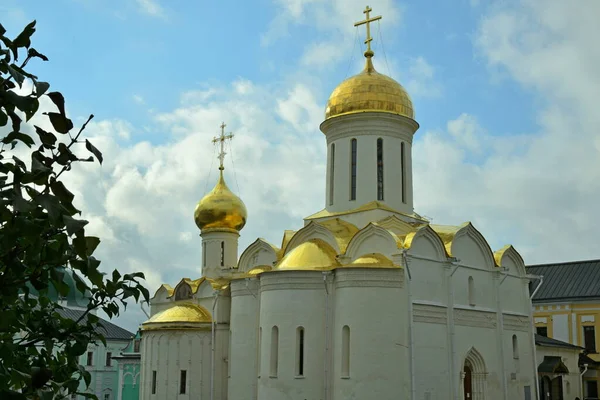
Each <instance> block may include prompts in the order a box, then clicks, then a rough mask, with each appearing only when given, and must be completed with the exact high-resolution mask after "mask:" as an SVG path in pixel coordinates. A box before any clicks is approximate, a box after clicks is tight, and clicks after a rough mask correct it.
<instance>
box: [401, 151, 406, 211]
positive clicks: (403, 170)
mask: <svg viewBox="0 0 600 400" xmlns="http://www.w3.org/2000/svg"><path fill="white" fill-rule="evenodd" d="M404 147H405V146H404V142H402V143H400V174H401V175H402V202H403V203H406V155H405V154H404V153H405V150H404Z"/></svg>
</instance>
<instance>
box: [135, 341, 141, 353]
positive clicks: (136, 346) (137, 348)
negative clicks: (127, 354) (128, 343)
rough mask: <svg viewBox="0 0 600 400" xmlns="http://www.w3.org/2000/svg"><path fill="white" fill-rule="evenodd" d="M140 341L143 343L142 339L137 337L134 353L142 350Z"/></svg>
mask: <svg viewBox="0 0 600 400" xmlns="http://www.w3.org/2000/svg"><path fill="white" fill-rule="evenodd" d="M140 343H141V340H140V339H135V341H134V342H133V352H134V353H139V352H140Z"/></svg>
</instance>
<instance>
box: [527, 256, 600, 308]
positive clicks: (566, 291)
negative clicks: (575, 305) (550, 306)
mask: <svg viewBox="0 0 600 400" xmlns="http://www.w3.org/2000/svg"><path fill="white" fill-rule="evenodd" d="M527 272H528V273H529V274H533V275H543V276H544V283H543V284H542V286H541V287H540V289H539V290H538V291H537V293H536V294H535V297H534V298H533V302H534V303H542V302H548V301H550V302H556V301H565V300H568V301H581V300H598V299H600V260H588V261H572V262H565V263H555V264H540V265H530V266H528V267H527ZM537 285H539V282H534V283H533V285H532V287H531V290H532V291H533V290H535V288H536V286H537Z"/></svg>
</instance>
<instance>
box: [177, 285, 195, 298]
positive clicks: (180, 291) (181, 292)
mask: <svg viewBox="0 0 600 400" xmlns="http://www.w3.org/2000/svg"><path fill="white" fill-rule="evenodd" d="M191 297H192V288H191V287H190V286H189V285H188V284H186V283H183V284H182V285H181V286H179V288H177V292H176V293H175V300H185V299H190V298H191Z"/></svg>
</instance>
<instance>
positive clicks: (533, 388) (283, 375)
mask: <svg viewBox="0 0 600 400" xmlns="http://www.w3.org/2000/svg"><path fill="white" fill-rule="evenodd" d="M417 128H418V124H417V123H416V122H415V121H413V120H412V119H410V118H407V117H403V116H398V115H393V114H387V113H374V112H366V113H358V114H352V115H341V116H337V117H334V118H332V119H331V120H328V121H325V122H324V123H323V124H322V125H321V129H322V131H323V133H324V134H325V136H326V143H327V146H328V161H327V162H328V167H327V187H326V190H325V209H324V210H323V211H321V212H318V213H316V214H314V215H312V216H310V217H307V218H306V219H305V221H304V228H302V229H300V230H298V231H295V232H292V231H287V232H286V233H285V234H284V238H283V240H282V245H281V247H280V248H279V247H276V246H274V245H272V244H270V243H268V242H267V241H265V240H263V239H257V240H256V241H255V242H254V243H253V244H252V245H250V246H249V247H248V248H247V249H246V250H244V251H243V252H242V254H241V256H240V257H239V259H238V256H237V248H236V247H237V236H235V237H234V236H232V235H229V236H227V237H226V238H223V240H228V241H231V240H234V241H236V245H227V246H226V247H225V248H226V249H227V250H226V251H227V254H226V255H225V259H226V260H228V261H227V262H226V263H225V264H226V265H224V266H223V268H221V267H220V266H219V265H213V264H215V263H217V262H216V260H217V258H219V259H220V257H221V255H220V247H219V245H217V244H215V243H217V242H218V241H219V240H221V238H220V237H219V236H218V234H215V233H213V234H211V235H210V237H209V236H208V235H204V234H203V235H202V238H203V240H206V241H207V242H208V240H209V239H210V240H211V243H212V244H211V246H209V247H208V248H207V249H206V251H207V254H206V255H205V257H206V259H207V260H209V261H208V262H207V263H208V264H207V265H206V266H205V271H206V272H207V273H205V276H207V277H208V278H211V279H213V281H210V282H209V280H204V281H202V282H201V283H200V284H198V285H197V287H195V288H194V290H192V294H191V295H190V297H189V298H187V299H185V300H176V299H177V295H176V294H177V290H178V288H177V287H176V288H175V289H174V290H169V288H167V287H161V288H160V289H159V290H158V291H157V293H156V295H155V297H154V298H153V301H152V307H151V308H152V314H153V315H154V314H155V313H157V312H160V311H162V310H165V309H168V308H169V307H172V306H173V305H174V304H177V303H178V302H181V301H192V302H196V303H197V304H200V305H202V306H204V307H205V308H206V309H207V310H211V312H214V313H216V315H215V314H213V318H214V319H216V321H218V323H216V324H213V326H212V327H211V330H210V331H203V332H195V333H191V332H184V331H181V332H178V331H177V330H174V331H173V332H170V333H165V334H159V333H158V332H152V333H150V334H149V335H147V338H148V340H147V341H146V343H145V344H144V346H143V355H142V363H143V365H144V367H143V368H144V369H143V370H142V375H143V379H142V380H143V382H142V385H144V390H143V391H142V399H143V400H152V399H159V398H166V397H161V396H158V394H155V395H152V394H150V392H149V389H148V387H149V386H148V385H149V382H148V379H150V378H149V377H150V375H148V374H149V372H148V371H151V370H154V368H156V369H157V371H158V372H157V373H158V374H159V375H161V376H163V375H164V376H165V378H164V379H167V381H165V387H166V388H167V389H165V390H168V391H170V392H169V393H168V394H167V393H165V396H168V397H169V398H190V399H192V398H197V399H199V398H202V399H211V400H226V399H230V400H280V399H300V400H303V399H319V400H346V399H366V398H376V399H390V400H392V399H399V398H400V399H411V400H417V399H419V400H420V399H428V400H435V399H438V400H448V399H453V400H458V399H460V400H462V399H464V398H467V395H468V398H469V399H474V400H508V399H517V398H519V399H520V398H527V397H526V393H529V394H530V396H531V397H530V398H532V399H533V398H536V396H537V383H536V374H535V371H536V363H535V345H534V339H533V330H532V329H533V328H532V321H531V320H532V317H531V301H530V298H529V295H528V283H529V280H528V278H527V276H526V273H525V267H524V264H523V260H522V259H521V257H520V256H519V254H518V253H517V252H516V250H514V249H513V248H512V247H510V246H509V247H505V248H503V249H500V250H498V251H497V252H495V253H494V252H492V250H491V249H490V247H489V245H488V244H487V242H486V240H485V239H484V237H483V236H482V235H481V234H480V233H479V232H478V231H477V230H476V229H475V227H473V225H472V224H470V223H466V224H463V225H461V226H435V225H430V224H429V223H428V221H426V220H424V219H423V218H421V217H420V216H419V215H418V214H416V213H414V211H413V192H412V137H413V134H414V133H415V131H416V130H417ZM378 139H382V140H383V142H384V152H383V163H384V164H383V165H384V167H383V168H384V193H383V199H381V196H380V195H379V194H378V188H377V183H376V176H377V163H378V159H377V140H378ZM352 140H356V141H357V163H356V164H357V170H356V177H357V178H356V179H357V181H356V198H355V199H354V200H351V199H350V191H351V186H352V184H351V162H352V161H351V151H352V150H351V149H352V147H351V146H352V145H351V141H352ZM332 145H335V149H336V150H335V156H333V157H332V154H331V148H332V147H331V146H332ZM402 148H404V150H403V151H404V155H402V154H401V152H402ZM332 160H333V161H334V163H335V164H334V165H331V163H332ZM332 174H333V175H332ZM457 179H460V177H457ZM332 185H333V186H332ZM332 195H333V198H332ZM251 214H252V212H251V210H250V215H251ZM214 240H216V242H214V243H213V241H214ZM228 243H229V242H228ZM306 243H317V244H318V246H319V249H320V251H321V252H322V253H320V254H321V255H323V254H329V253H328V252H330V253H332V254H334V256H333V258H332V260H331V265H329V266H323V265H320V266H319V268H316V267H315V265H310V264H309V263H308V261H307V264H305V265H297V266H296V267H295V268H283V267H282V266H283V265H284V264H286V262H287V260H289V259H291V258H292V257H296V256H295V255H294V250H295V249H298V248H300V247H301V246H303V245H304V244H306ZM210 249H216V250H214V251H216V252H218V253H219V254H218V255H217V254H215V253H211V250H210ZM234 251H235V252H234ZM365 257H367V258H369V257H371V259H378V260H387V261H382V264H381V265H379V264H377V263H365V262H364V261H361V260H364V259H365ZM232 259H235V260H236V263H234V264H235V267H234V268H231V266H230V264H231V260H232ZM295 260H298V258H295ZM307 260H308V258H307ZM211 263H212V264H211ZM217 264H218V263H217ZM223 282H226V283H223ZM215 296H216V297H215ZM215 299H216V300H215ZM300 332H302V333H300ZM161 338H162V339H161ZM192 338H196V339H192ZM300 338H301V339H300ZM194 340H196V341H198V344H189V346H191V347H189V348H188V347H185V348H182V347H178V349H179V350H175V347H174V346H175V345H173V344H172V342H175V343H192V342H194ZM300 343H302V344H300ZM177 346H181V345H180V344H178V345H177ZM185 346H188V344H186V345H185ZM194 346H195V347H194ZM182 349H183V350H182ZM177 354H179V355H177ZM182 354H183V357H184V359H181V360H180V359H179V358H180V357H182ZM185 363H188V364H189V363H195V364H193V365H192V364H189V365H191V366H190V367H189V368H191V369H193V371H194V375H193V376H190V379H191V380H192V382H193V385H196V386H194V387H193V388H192V389H191V390H190V391H189V392H188V393H189V394H188V395H186V396H188V397H181V396H180V397H177V393H175V392H176V391H177V388H178V387H179V386H177V387H175V386H173V387H171V386H170V385H171V383H170V382H171V381H170V380H168V379H170V377H171V376H175V375H176V374H175V375H173V372H172V370H173V369H175V368H182V367H181V366H182V365H188V364H185ZM144 379H145V381H144ZM161 393H162V392H161ZM195 393H199V395H197V396H196V397H193V396H195V395H192V394H195ZM157 396H158V397H157Z"/></svg>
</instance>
